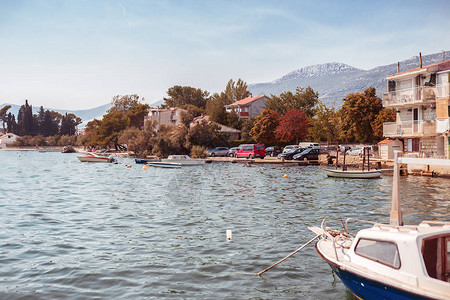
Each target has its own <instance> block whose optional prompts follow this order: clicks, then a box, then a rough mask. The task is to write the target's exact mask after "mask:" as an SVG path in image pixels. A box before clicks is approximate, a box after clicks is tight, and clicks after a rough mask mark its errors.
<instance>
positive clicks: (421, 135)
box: [383, 60, 450, 159]
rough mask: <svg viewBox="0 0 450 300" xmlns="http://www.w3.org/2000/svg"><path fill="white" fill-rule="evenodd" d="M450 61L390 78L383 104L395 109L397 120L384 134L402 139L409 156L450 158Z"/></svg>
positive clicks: (404, 149)
mask: <svg viewBox="0 0 450 300" xmlns="http://www.w3.org/2000/svg"><path fill="white" fill-rule="evenodd" d="M449 84H450V60H448V61H443V62H440V63H434V64H431V65H427V66H422V61H421V60H420V62H419V67H418V68H415V69H411V70H407V71H404V72H398V73H396V74H394V75H390V76H388V77H387V88H388V89H387V92H386V93H384V94H383V106H384V107H386V108H395V109H396V111H397V114H396V121H395V122H390V123H384V124H383V135H384V136H385V137H387V138H390V139H393V140H395V139H398V140H400V141H401V142H402V146H403V147H402V148H403V151H404V152H405V155H407V156H417V157H422V158H438V159H450V153H449V148H450V138H449V128H450V121H449V112H450V106H449V104H450V101H449V96H450V93H449V91H450V89H449Z"/></svg>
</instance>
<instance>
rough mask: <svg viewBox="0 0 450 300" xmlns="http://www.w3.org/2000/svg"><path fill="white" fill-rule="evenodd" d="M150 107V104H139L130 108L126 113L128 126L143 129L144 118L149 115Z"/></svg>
mask: <svg viewBox="0 0 450 300" xmlns="http://www.w3.org/2000/svg"><path fill="white" fill-rule="evenodd" d="M149 109H150V106H149V105H148V104H141V103H138V104H136V105H134V106H132V107H130V108H129V109H128V110H127V112H126V113H125V116H126V118H127V119H128V126H131V127H136V128H142V127H143V126H144V118H145V116H147V115H148V110H149Z"/></svg>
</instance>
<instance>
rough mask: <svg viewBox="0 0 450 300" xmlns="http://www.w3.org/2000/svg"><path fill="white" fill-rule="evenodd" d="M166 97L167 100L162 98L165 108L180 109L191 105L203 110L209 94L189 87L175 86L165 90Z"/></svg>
mask: <svg viewBox="0 0 450 300" xmlns="http://www.w3.org/2000/svg"><path fill="white" fill-rule="evenodd" d="M167 96H168V97H167V98H164V102H165V104H164V106H166V107H180V106H183V105H188V104H191V105H194V106H196V107H199V108H203V109H204V108H206V102H207V100H208V97H209V92H207V91H202V90H201V89H197V88H193V87H190V86H180V85H175V86H173V87H171V88H169V89H168V90H167Z"/></svg>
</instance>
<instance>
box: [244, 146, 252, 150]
mask: <svg viewBox="0 0 450 300" xmlns="http://www.w3.org/2000/svg"><path fill="white" fill-rule="evenodd" d="M242 150H243V151H253V146H243V147H242Z"/></svg>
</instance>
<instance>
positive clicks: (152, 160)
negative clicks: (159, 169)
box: [134, 158, 161, 164]
mask: <svg viewBox="0 0 450 300" xmlns="http://www.w3.org/2000/svg"><path fill="white" fill-rule="evenodd" d="M134 161H135V162H136V163H137V164H147V163H152V162H157V161H161V160H160V159H156V158H150V159H149V158H135V159H134Z"/></svg>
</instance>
